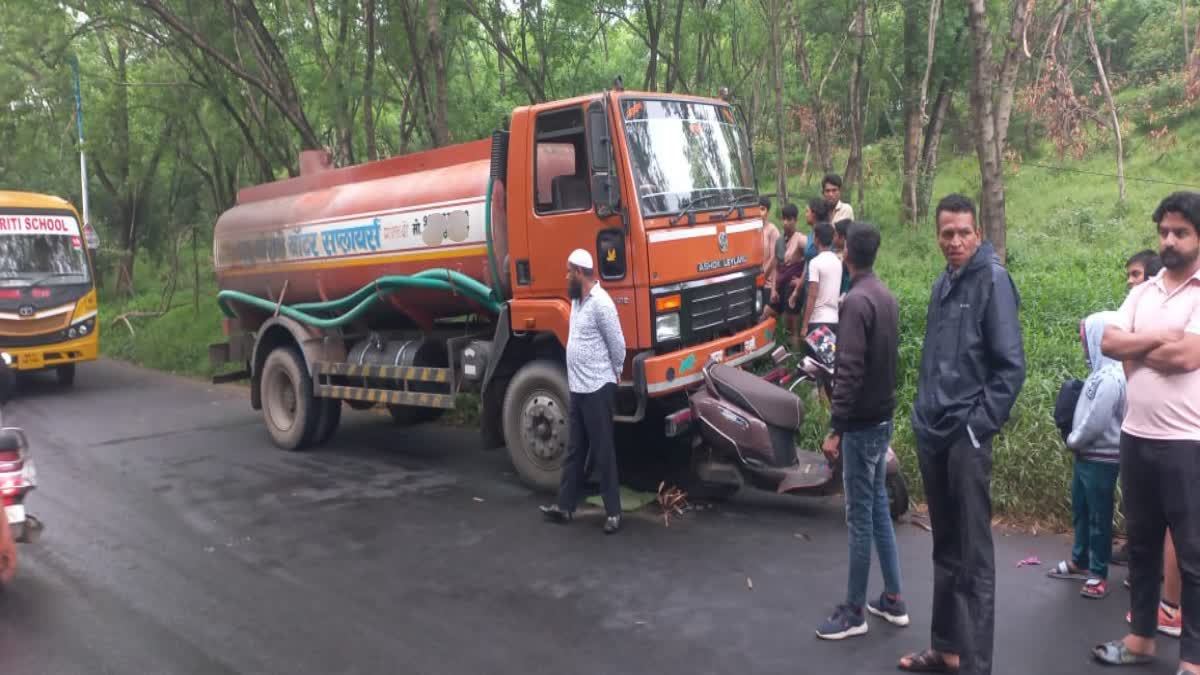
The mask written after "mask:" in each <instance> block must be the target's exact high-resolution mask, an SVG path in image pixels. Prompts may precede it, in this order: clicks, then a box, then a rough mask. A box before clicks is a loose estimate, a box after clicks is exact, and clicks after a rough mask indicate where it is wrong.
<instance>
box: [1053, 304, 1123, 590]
mask: <svg viewBox="0 0 1200 675" xmlns="http://www.w3.org/2000/svg"><path fill="white" fill-rule="evenodd" d="M1114 317H1116V312H1097V313H1095V314H1092V315H1091V316H1089V317H1088V318H1086V319H1084V320H1083V321H1082V322H1081V324H1080V327H1079V332H1080V338H1081V340H1082V342H1083V353H1084V356H1085V357H1086V358H1087V361H1088V366H1089V367H1090V368H1091V373H1090V374H1089V375H1088V377H1087V380H1085V381H1084V383H1083V391H1082V392H1081V393H1080V394H1079V402H1078V403H1077V404H1076V405H1075V418H1074V422H1073V424H1072V426H1071V433H1070V435H1069V436H1067V447H1068V448H1070V449H1071V450H1072V451H1073V452H1074V453H1075V476H1074V479H1073V481H1072V484H1071V509H1072V511H1073V520H1074V524H1075V546H1074V548H1072V549H1071V559H1070V560H1064V561H1062V562H1060V563H1058V565H1057V566H1056V567H1055V568H1054V569H1052V570H1050V573H1049V574H1050V576H1052V577H1055V578H1057V579H1085V580H1086V581H1085V583H1084V585H1083V589H1082V590H1081V591H1080V593H1081V594H1082V595H1083V596H1084V597H1085V598H1103V597H1104V596H1106V595H1108V561H1109V559H1110V558H1111V557H1112V525H1113V496H1114V493H1115V492H1116V487H1117V471H1118V469H1119V467H1120V450H1119V446H1120V439H1121V422H1122V420H1123V419H1124V417H1125V371H1124V369H1123V368H1122V367H1121V363H1120V362H1119V361H1114V360H1112V359H1110V358H1108V357H1106V356H1104V354H1102V353H1101V352H1100V339H1101V338H1102V337H1103V335H1104V327H1105V325H1107V324H1108V323H1109V321H1111V320H1113V318H1114Z"/></svg>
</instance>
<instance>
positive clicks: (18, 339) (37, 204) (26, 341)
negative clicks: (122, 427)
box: [0, 190, 100, 386]
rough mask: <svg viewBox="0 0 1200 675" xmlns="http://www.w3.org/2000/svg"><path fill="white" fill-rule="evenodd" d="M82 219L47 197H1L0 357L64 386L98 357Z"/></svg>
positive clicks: (7, 194)
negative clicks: (52, 375)
mask: <svg viewBox="0 0 1200 675" xmlns="http://www.w3.org/2000/svg"><path fill="white" fill-rule="evenodd" d="M79 220H80V219H79V214H78V213H77V212H76V211H75V207H73V206H71V204H70V202H68V201H66V200H65V199H60V198H58V197H52V196H50V195H42V194H35V193H32V192H6V191H3V190H0V351H4V352H7V353H8V354H9V355H11V356H12V357H13V365H14V366H16V368H17V370H18V371H35V370H54V371H55V373H56V375H57V376H58V381H59V383H60V384H62V385H64V386H70V385H72V384H74V382H75V364H77V363H79V362H81V361H93V360H95V358H96V353H97V351H98V350H99V346H100V338H99V331H98V330H97V328H98V326H97V322H96V319H97V316H96V283H95V275H94V274H93V268H92V261H91V258H90V257H89V256H88V249H87V243H86V241H85V240H84V233H83V228H82V226H81V225H80V222H79Z"/></svg>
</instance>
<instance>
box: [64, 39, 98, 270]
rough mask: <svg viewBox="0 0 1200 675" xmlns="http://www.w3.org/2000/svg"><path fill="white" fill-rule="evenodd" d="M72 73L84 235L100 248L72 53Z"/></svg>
mask: <svg viewBox="0 0 1200 675" xmlns="http://www.w3.org/2000/svg"><path fill="white" fill-rule="evenodd" d="M71 73H72V74H73V75H74V76H75V128H76V129H77V130H78V132H79V181H80V185H81V187H82V192H83V235H84V238H85V239H86V240H87V245H88V248H90V249H92V250H96V249H98V248H100V235H98V234H96V228H94V227H92V212H91V207H90V205H89V203H88V172H87V152H85V151H84V147H83V97H82V96H81V95H80V94H79V58H78V57H76V56H75V55H74V54H71Z"/></svg>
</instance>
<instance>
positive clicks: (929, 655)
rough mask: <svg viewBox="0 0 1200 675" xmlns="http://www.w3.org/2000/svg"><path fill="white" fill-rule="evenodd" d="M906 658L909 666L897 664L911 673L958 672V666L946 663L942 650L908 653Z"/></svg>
mask: <svg viewBox="0 0 1200 675" xmlns="http://www.w3.org/2000/svg"><path fill="white" fill-rule="evenodd" d="M904 658H906V659H908V666H905V665H904V664H902V663H898V664H896V667H897V668H899V669H900V670H903V671H906V672H909V673H957V672H958V668H952V667H951V666H950V665H949V664H947V663H946V657H944V656H942V654H941V653H940V652H935V651H933V650H932V649H926V650H925V651H922V652H918V653H916V654H908V655H906V656H905V657H904Z"/></svg>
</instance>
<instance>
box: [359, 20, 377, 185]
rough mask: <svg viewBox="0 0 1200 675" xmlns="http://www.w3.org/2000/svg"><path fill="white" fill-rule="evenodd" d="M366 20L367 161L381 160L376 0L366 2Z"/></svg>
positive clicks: (364, 108) (364, 83)
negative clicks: (377, 116) (377, 123)
mask: <svg viewBox="0 0 1200 675" xmlns="http://www.w3.org/2000/svg"><path fill="white" fill-rule="evenodd" d="M363 5H364V9H363V14H364V19H365V21H366V22H367V65H366V69H365V70H364V71H363V133H364V134H366V137H367V159H368V160H369V161H372V162H373V161H375V160H377V159H379V145H378V139H377V138H376V136H375V91H374V89H375V23H376V20H375V0H364V2H363Z"/></svg>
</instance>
